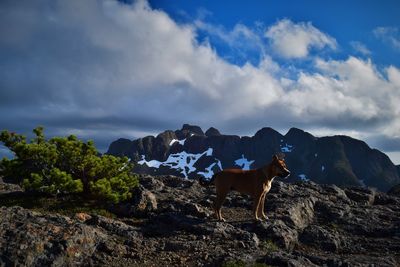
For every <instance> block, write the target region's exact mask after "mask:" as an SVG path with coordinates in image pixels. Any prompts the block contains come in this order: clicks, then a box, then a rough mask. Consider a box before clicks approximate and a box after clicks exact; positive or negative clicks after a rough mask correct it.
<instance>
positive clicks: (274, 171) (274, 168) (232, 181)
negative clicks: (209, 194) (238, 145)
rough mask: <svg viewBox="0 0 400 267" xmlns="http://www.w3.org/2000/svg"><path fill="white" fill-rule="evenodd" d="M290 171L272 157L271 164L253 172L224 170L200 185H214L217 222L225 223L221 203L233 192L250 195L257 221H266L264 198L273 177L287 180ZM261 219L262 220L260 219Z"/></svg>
mask: <svg viewBox="0 0 400 267" xmlns="http://www.w3.org/2000/svg"><path fill="white" fill-rule="evenodd" d="M289 175H290V171H289V170H288V169H287V167H286V163H285V161H284V159H283V158H279V157H278V156H277V155H274V156H273V157H272V161H271V163H269V164H267V165H265V166H263V167H261V168H259V169H255V170H241V169H225V170H222V171H221V172H218V173H216V174H214V175H213V177H212V178H211V180H210V181H206V180H202V179H201V180H200V184H201V185H203V186H208V185H210V184H214V185H215V188H216V193H217V198H216V199H215V201H214V211H215V215H216V216H217V219H218V220H219V221H225V219H224V218H223V217H222V214H221V207H222V203H223V202H224V200H225V198H226V195H227V194H228V193H229V192H230V191H231V190H235V191H238V192H240V193H244V194H248V195H250V196H251V197H252V198H253V200H254V203H253V214H254V218H255V220H257V221H261V220H262V219H265V220H267V219H268V217H267V216H266V215H265V213H264V202H265V196H266V194H267V193H268V192H269V190H270V189H271V184H272V181H273V180H274V178H275V177H277V176H278V177H281V178H287V177H288V176H289ZM261 217H262V218H261Z"/></svg>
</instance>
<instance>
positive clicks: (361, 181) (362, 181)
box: [359, 179, 367, 188]
mask: <svg viewBox="0 0 400 267" xmlns="http://www.w3.org/2000/svg"><path fill="white" fill-rule="evenodd" d="M359 181H360V184H361V186H362V187H364V188H366V187H367V185H366V184H365V182H364V180H361V179H360V180H359Z"/></svg>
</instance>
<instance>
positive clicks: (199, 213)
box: [185, 203, 211, 218]
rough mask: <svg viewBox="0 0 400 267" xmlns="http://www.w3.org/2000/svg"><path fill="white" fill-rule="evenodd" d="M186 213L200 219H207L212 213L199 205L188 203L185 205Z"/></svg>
mask: <svg viewBox="0 0 400 267" xmlns="http://www.w3.org/2000/svg"><path fill="white" fill-rule="evenodd" d="M185 213H186V214H190V215H193V216H196V217H199V218H207V217H209V216H211V213H210V212H209V211H208V210H207V209H205V208H203V207H202V206H200V205H199V204H193V203H187V204H186V205H185Z"/></svg>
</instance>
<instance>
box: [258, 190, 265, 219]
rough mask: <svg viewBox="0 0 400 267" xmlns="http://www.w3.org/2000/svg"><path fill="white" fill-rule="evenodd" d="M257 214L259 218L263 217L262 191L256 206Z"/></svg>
mask: <svg viewBox="0 0 400 267" xmlns="http://www.w3.org/2000/svg"><path fill="white" fill-rule="evenodd" d="M257 215H258V218H260V219H261V220H262V219H263V218H264V192H262V193H261V196H260V205H259V207H258V212H257Z"/></svg>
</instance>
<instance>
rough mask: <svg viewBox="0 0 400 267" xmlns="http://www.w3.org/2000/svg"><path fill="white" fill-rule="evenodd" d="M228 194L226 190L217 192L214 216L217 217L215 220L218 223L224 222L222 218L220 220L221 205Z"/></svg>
mask: <svg viewBox="0 0 400 267" xmlns="http://www.w3.org/2000/svg"><path fill="white" fill-rule="evenodd" d="M227 194H228V191H227V190H223V191H222V190H221V191H219V192H217V198H216V199H215V202H214V211H215V215H216V216H217V219H218V220H220V221H223V222H224V221H225V219H224V218H222V214H221V207H222V204H223V203H224V201H225V198H226V195H227Z"/></svg>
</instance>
